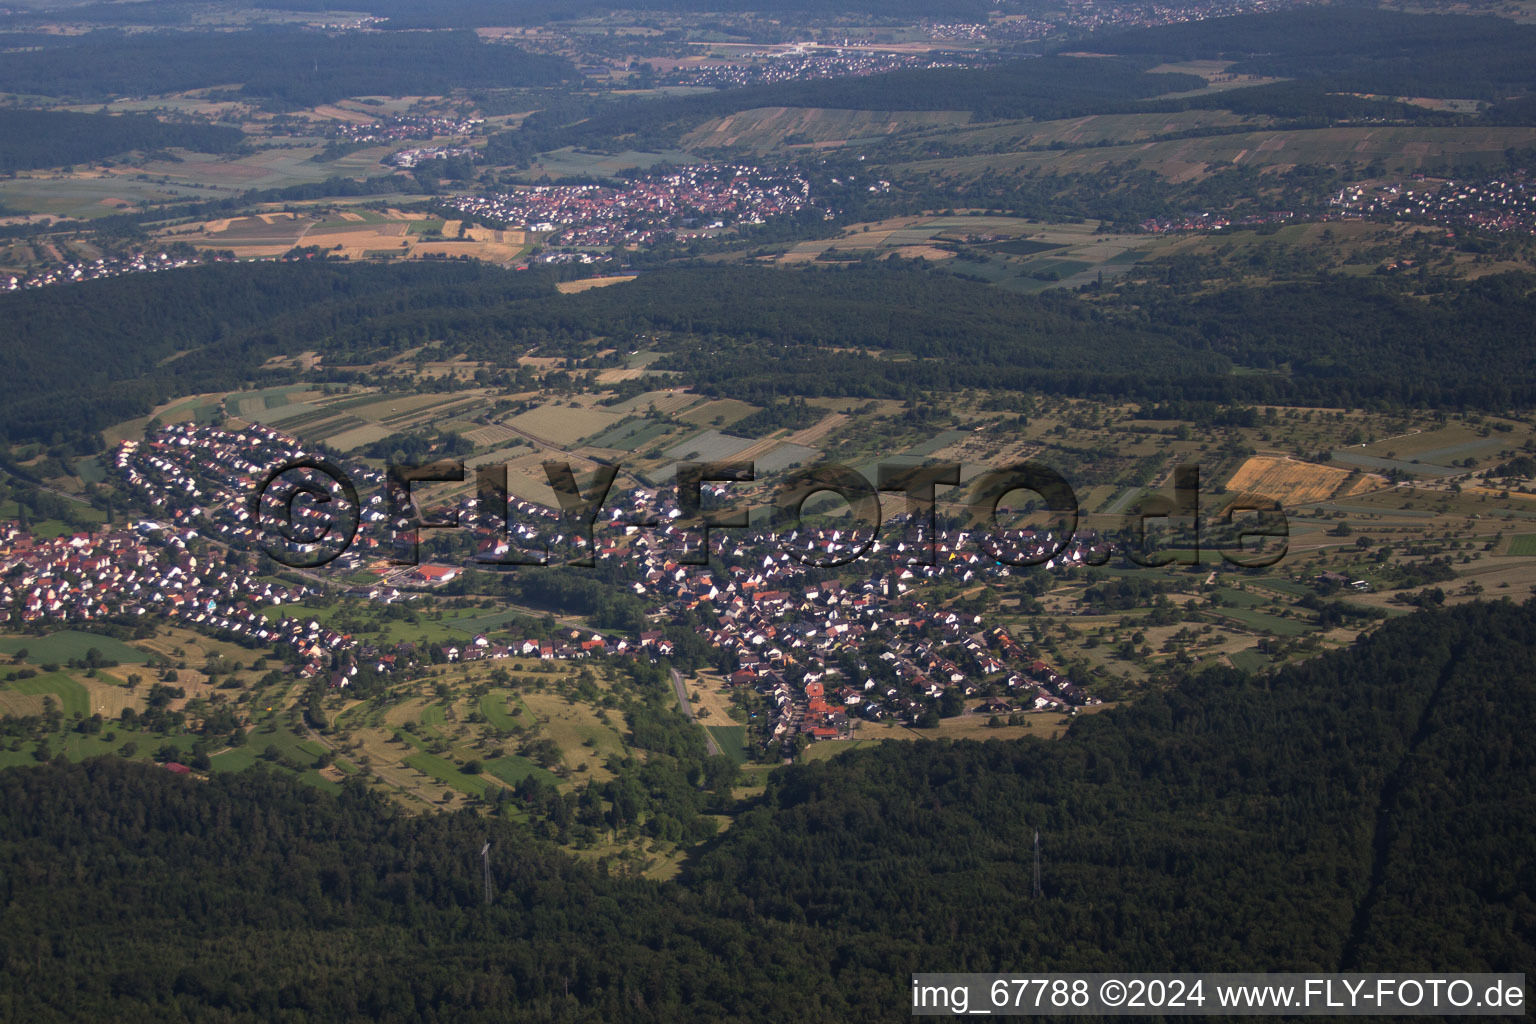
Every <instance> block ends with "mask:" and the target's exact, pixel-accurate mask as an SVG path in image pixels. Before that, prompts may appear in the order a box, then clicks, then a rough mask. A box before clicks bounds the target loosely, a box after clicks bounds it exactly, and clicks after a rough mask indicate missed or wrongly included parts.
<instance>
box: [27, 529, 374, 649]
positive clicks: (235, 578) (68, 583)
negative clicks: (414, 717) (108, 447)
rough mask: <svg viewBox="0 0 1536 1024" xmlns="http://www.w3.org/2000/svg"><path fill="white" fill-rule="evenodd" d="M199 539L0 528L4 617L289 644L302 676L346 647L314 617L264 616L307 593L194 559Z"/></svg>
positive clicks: (165, 533) (170, 532)
mask: <svg viewBox="0 0 1536 1024" xmlns="http://www.w3.org/2000/svg"><path fill="white" fill-rule="evenodd" d="M197 536H198V534H197V532H196V531H195V530H191V529H173V528H169V527H166V526H164V525H162V524H159V523H154V522H149V521H144V522H140V523H137V524H135V525H134V526H133V527H132V528H130V529H119V530H109V531H106V532H103V533H94V534H82V533H77V534H74V535H72V536H61V537H57V538H54V539H51V540H45V539H42V538H39V537H36V536H33V535H32V534H31V533H28V532H26V531H23V530H20V529H18V528H17V527H16V526H15V525H14V524H0V570H3V572H0V617H3V618H4V619H5V620H6V621H8V622H9V623H11V624H12V625H20V626H25V625H27V624H30V623H35V622H62V623H82V624H83V623H90V622H93V621H99V620H103V619H115V620H124V619H127V620H133V619H138V618H141V617H144V616H148V615H160V616H164V617H165V618H166V619H168V620H170V621H173V622H176V623H178V624H180V625H184V626H189V627H192V628H195V629H198V630H201V631H204V632H211V633H218V634H222V635H225V636H228V637H232V638H236V639H241V638H243V639H246V640H248V641H249V642H250V643H252V644H253V645H257V646H263V647H283V646H287V647H290V648H292V649H293V650H294V651H295V652H297V654H298V656H299V658H298V660H299V662H300V664H301V665H303V666H304V669H303V671H304V672H305V673H306V674H312V673H313V672H315V671H318V670H319V669H320V667H321V665H322V664H323V663H324V662H325V660H326V658H327V657H328V655H330V654H331V653H332V652H336V651H339V650H341V649H343V648H344V647H345V646H346V644H347V638H345V637H343V636H342V635H340V634H338V633H336V632H334V631H332V630H328V629H325V628H323V627H322V626H321V625H320V624H319V623H318V622H315V621H314V620H309V621H303V620H300V619H296V618H282V619H279V620H273V619H269V618H268V617H267V616H266V615H264V614H263V613H262V608H263V607H264V606H272V605H278V604H288V603H291V602H294V601H298V600H300V599H302V598H303V597H304V595H305V594H306V593H308V592H309V588H307V587H302V586H293V585H285V584H282V583H275V582H273V581H271V580H267V579H261V578H258V577H257V576H255V575H254V574H252V573H251V572H250V571H249V570H247V569H246V568H243V567H242V566H240V565H237V564H233V563H230V562H227V561H225V560H224V559H223V558H222V557H209V556H206V555H205V556H204V557H202V558H199V557H198V556H197V555H196V554H194V553H193V551H192V550H191V544H192V542H193V541H194V540H196V539H197Z"/></svg>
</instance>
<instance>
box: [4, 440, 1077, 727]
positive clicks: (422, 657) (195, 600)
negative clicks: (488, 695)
mask: <svg viewBox="0 0 1536 1024" xmlns="http://www.w3.org/2000/svg"><path fill="white" fill-rule="evenodd" d="M306 454H313V453H306V451H305V450H304V449H303V446H302V445H301V444H300V442H298V441H296V440H294V439H292V438H289V437H287V436H285V435H283V434H280V433H279V432H277V431H274V430H272V429H270V428H267V427H261V426H257V425H252V426H249V427H244V428H240V429H231V430H225V429H221V428H216V427H211V426H201V427H200V426H195V425H192V424H173V425H169V426H165V427H162V428H160V429H159V430H157V431H156V432H154V433H153V434H152V435H151V436H150V437H149V438H148V439H146V440H145V441H143V442H135V441H127V442H123V443H122V444H121V445H119V447H118V450H117V452H116V455H115V458H114V464H113V465H114V470H115V471H116V472H117V473H118V474H119V475H120V478H121V480H122V482H123V484H124V486H125V488H126V489H127V490H129V491H130V492H132V493H133V494H135V496H136V498H137V501H138V503H140V504H141V505H142V506H143V507H145V508H146V509H149V510H152V512H153V515H154V518H152V519H150V518H144V519H137V520H134V521H133V522H131V523H129V524H120V525H117V526H114V527H108V528H107V529H105V530H104V531H102V532H99V533H91V534H75V535H73V536H65V537H60V538H58V539H55V540H41V539H39V538H36V537H34V536H32V535H31V534H29V533H27V532H26V531H25V530H22V529H20V528H18V527H17V526H15V525H13V524H7V526H6V527H4V532H3V533H0V579H3V583H0V610H3V612H4V614H5V615H6V617H7V618H8V619H9V621H10V622H11V624H12V625H13V626H16V627H29V626H31V627H35V626H37V625H39V624H43V623H47V624H50V625H53V624H58V625H80V624H89V623H91V622H98V621H104V620H110V621H113V622H124V621H128V622H132V621H135V620H142V619H147V617H150V616H156V615H160V616H164V617H165V618H166V619H167V620H170V621H174V622H176V623H179V624H181V625H184V626H187V627H189V628H193V629H196V630H199V631H202V632H206V633H209V634H211V635H213V636H216V637H218V638H221V639H227V640H232V641H234V642H237V643H241V644H243V645H246V646H251V647H273V648H276V649H278V650H279V652H280V653H281V654H282V655H283V656H284V657H286V659H287V660H288V662H289V664H290V665H291V668H292V671H293V673H294V674H295V675H296V676H297V677H298V678H300V679H313V678H315V677H317V676H318V677H321V678H323V679H324V680H325V681H326V682H327V684H328V685H329V686H330V687H331V688H333V689H338V690H339V689H343V688H346V687H348V686H351V685H353V684H354V682H355V681H357V680H358V679H359V678H360V677H362V678H373V679H378V678H390V677H393V678H409V677H410V675H411V674H412V673H413V672H416V671H419V670H420V669H421V667H422V666H425V665H432V664H450V663H468V662H473V661H478V660H482V659H505V658H514V657H515V658H528V659H538V660H546V661H548V660H579V659H586V658H593V657H599V658H618V659H625V658H642V659H648V660H652V661H655V660H659V659H663V658H667V657H669V656H672V655H673V654H674V653H675V652H676V649H677V647H678V645H679V644H680V643H684V642H687V643H690V644H693V645H695V646H697V645H698V644H700V643H702V645H703V646H704V647H705V648H706V649H707V650H708V652H710V655H709V656H710V658H711V661H712V662H713V663H714V664H715V665H716V666H717V667H718V669H719V671H720V672H721V675H722V677H723V678H725V679H726V680H727V681H728V683H729V684H730V686H731V687H733V688H744V689H745V690H747V691H750V692H752V693H755V694H757V695H758V696H759V697H761V698H762V701H763V702H764V703H765V706H766V707H767V708H768V709H769V710H768V712H767V715H768V720H767V721H765V722H762V723H761V730H760V735H761V742H762V743H766V744H775V745H783V746H785V747H786V749H787V748H788V747H789V746H790V745H791V744H792V741H794V740H795V739H796V737H800V736H803V737H805V738H806V739H808V740H833V739H846V738H849V737H850V736H851V735H852V733H853V722H854V720H855V719H862V720H865V721H871V722H879V721H887V720H888V721H892V722H897V723H901V724H906V725H924V724H933V723H936V721H937V717H938V715H939V709H940V708H942V709H943V710H944V712H945V713H947V714H958V713H975V714H985V715H995V716H1013V715H1016V714H1022V713H1026V712H1031V711H1057V712H1061V711H1068V712H1070V711H1073V710H1075V709H1077V708H1079V707H1082V706H1085V705H1093V704H1097V703H1099V701H1098V699H1097V698H1096V697H1093V696H1092V695H1090V694H1088V693H1086V692H1084V691H1083V690H1082V689H1081V688H1080V687H1079V686H1077V685H1075V684H1074V683H1073V682H1071V681H1070V680H1068V679H1066V678H1065V677H1063V676H1062V675H1060V674H1059V673H1057V672H1056V671H1055V670H1054V669H1053V668H1052V667H1051V666H1050V665H1048V664H1047V663H1046V662H1044V661H1043V660H1041V659H1040V658H1039V657H1037V656H1036V655H1035V654H1033V653H1032V652H1031V651H1030V649H1029V645H1028V644H1027V643H1024V642H1021V641H1019V640H1017V639H1015V638H1014V637H1013V636H1012V635H1011V634H1010V633H1009V631H1008V630H1007V629H1004V628H1001V627H997V626H991V627H989V626H988V625H987V624H986V623H985V621H984V620H983V617H982V616H981V615H980V614H976V613H975V612H963V611H959V610H955V609H952V608H946V607H941V606H937V605H934V604H932V603H931V602H929V601H925V600H924V595H923V590H924V584H925V583H928V582H931V581H936V580H939V579H944V578H950V579H955V580H958V581H959V582H962V583H970V582H971V581H973V580H977V581H979V580H981V579H983V578H985V577H988V576H998V575H1006V574H1008V573H1009V572H1010V571H1011V568H1010V566H1009V565H1008V564H1005V563H1004V562H1002V561H999V560H997V559H995V558H992V557H989V556H987V555H984V554H983V553H981V552H980V551H979V550H977V548H976V545H975V544H973V543H972V542H971V540H972V539H971V538H969V537H967V536H966V535H965V534H964V533H956V534H949V533H940V534H939V535H938V536H936V537H933V538H931V541H932V543H931V544H930V543H929V540H930V538H928V537H926V536H925V535H924V530H923V528H922V527H920V526H919V527H914V526H911V525H909V526H908V527H907V528H906V529H904V530H903V531H901V532H900V533H898V535H897V537H896V539H895V540H894V542H889V543H887V542H878V543H876V544H873V545H871V557H869V558H868V559H867V560H866V561H865V562H861V563H855V564H852V565H850V566H848V567H847V568H848V571H846V572H837V573H831V572H828V571H825V570H820V569H816V568H814V567H813V566H808V565H806V564H804V563H803V562H802V561H801V560H800V559H798V558H796V557H792V555H791V554H790V553H789V551H788V550H785V548H784V541H785V540H786V538H784V537H779V536H771V535H769V534H768V533H766V532H760V531H730V532H729V533H725V532H721V531H715V532H714V533H713V534H712V535H711V536H710V541H709V547H710V550H709V555H710V557H709V559H708V562H709V564H707V565H701V564H695V563H699V562H701V561H704V559H703V558H702V557H701V556H702V555H703V554H704V551H703V550H702V545H701V541H700V539H699V538H698V536H697V535H696V532H695V531H693V530H690V529H688V528H687V527H686V525H684V523H683V522H682V521H681V517H680V515H679V512H678V509H677V506H676V503H675V501H673V500H672V499H671V497H670V496H668V495H664V494H661V493H658V492H657V491H656V490H654V489H649V488H635V489H631V490H628V491H625V492H623V493H622V494H616V495H614V496H612V497H611V498H610V499H609V501H608V503H607V504H606V505H605V506H604V510H603V515H602V517H601V519H600V520H599V522H598V526H597V530H596V531H594V542H593V544H592V546H591V547H590V548H589V547H587V543H586V540H585V538H584V537H582V536H581V533H580V531H579V530H576V531H572V529H571V524H570V523H568V522H567V521H565V520H562V519H561V518H560V517H559V516H558V515H557V514H556V513H555V512H554V511H553V510H550V509H546V508H544V507H542V506H539V505H536V504H533V503H531V502H527V501H523V500H522V499H518V498H515V497H510V496H509V499H508V507H507V510H506V516H507V520H508V521H509V522H511V523H513V524H515V525H513V526H511V527H510V528H509V529H507V530H505V531H501V530H496V529H493V528H483V529H478V530H476V531H474V532H473V533H468V532H467V531H466V533H467V535H468V536H470V537H472V538H473V543H472V545H470V546H469V548H468V549H467V550H466V551H465V554H466V555H467V556H470V557H467V558H466V559H465V560H464V562H463V563H462V564H434V563H424V564H401V563H400V561H399V560H398V559H393V558H391V557H390V556H391V555H392V554H393V553H396V552H398V550H399V547H398V542H399V536H398V533H397V531H399V530H401V529H402V528H404V529H405V530H408V531H410V530H413V529H414V527H413V525H412V524H411V520H409V519H408V518H406V517H401V516H397V515H393V514H392V512H396V511H398V510H390V509H388V507H387V506H388V504H389V503H388V502H387V501H386V499H385V495H384V494H383V493H382V484H383V482H384V481H383V477H382V474H380V473H378V471H376V470H370V469H368V468H366V467H362V466H353V467H349V469H348V472H349V474H350V475H352V476H353V478H354V479H356V480H357V481H358V482H359V484H360V492H359V499H360V505H361V507H360V508H357V509H354V508H349V507H347V506H346V503H345V502H344V501H340V500H338V501H337V502H336V504H335V506H334V507H327V508H326V512H324V513H322V512H320V511H318V509H319V508H322V507H325V506H320V505H317V504H316V503H313V502H307V503H306V502H295V503H294V508H295V510H296V512H295V521H297V522H302V521H303V520H304V519H306V518H312V519H318V518H321V517H323V516H325V515H330V516H347V515H351V516H355V517H356V518H357V519H359V520H360V526H361V527H362V528H361V529H360V531H359V534H358V537H357V540H356V543H355V544H354V546H353V547H352V549H351V550H348V551H347V552H346V553H345V554H343V555H341V556H340V557H339V558H336V559H335V560H334V561H332V562H331V563H330V564H329V565H327V566H326V567H325V568H324V569H323V570H321V571H318V572H305V573H304V574H303V577H302V578H304V579H306V580H308V581H309V582H308V583H278V582H274V581H273V576H272V575H271V574H270V571H266V572H264V571H263V570H262V568H261V562H260V559H259V557H258V556H257V555H256V554H255V553H254V552H255V551H256V549H257V548H258V547H259V546H260V545H261V544H262V541H263V536H265V534H259V533H258V529H257V527H258V524H257V522H256V520H255V519H254V518H253V517H252V513H251V508H250V503H249V501H248V497H249V495H250V493H251V489H252V488H253V487H254V486H256V484H257V482H258V481H259V480H260V479H261V478H262V475H263V472H264V471H265V470H267V469H268V468H270V467H273V466H279V465H282V464H284V463H286V462H288V461H291V460H294V459H299V458H303V457H304V456H305V455H306ZM309 472H311V471H300V475H301V477H302V476H303V475H304V474H306V473H309ZM364 491H366V492H367V496H366V497H363V496H362V494H363V492H364ZM714 496H715V497H716V498H718V497H720V496H721V495H720V493H719V492H718V490H717V491H716V492H715V494H714ZM475 503H476V499H475V498H473V497H466V498H462V499H459V500H458V502H457V503H456V506H457V507H456V511H457V512H458V514H459V516H460V517H461V518H460V521H461V522H464V523H466V524H473V523H478V522H480V521H479V520H477V519H476V518H475V517H476V516H477V514H478V513H477V509H476V507H475ZM448 511H450V510H449V509H446V508H433V509H431V510H429V511H428V513H427V516H428V517H429V518H442V517H443V515H444V513H445V512H448ZM295 533H297V534H304V533H305V531H303V530H296V531H295ZM787 539H788V540H790V541H794V542H799V543H802V544H804V545H805V547H806V549H807V550H808V551H812V552H815V553H817V554H818V555H819V556H821V557H823V558H825V557H827V556H835V555H837V554H839V553H840V552H845V551H846V550H847V549H848V548H849V546H850V545H851V544H852V543H853V541H852V538H850V537H849V536H847V535H846V534H845V533H843V532H842V531H840V530H838V529H835V528H830V529H816V530H808V531H805V534H804V536H795V535H791V536H790V537H789V538H787ZM1002 544H1003V545H1005V546H1006V547H1007V549H1008V550H1007V551H1006V552H1003V554H1004V555H1005V557H1007V558H1008V559H1009V560H1010V561H1019V560H1021V558H1022V557H1023V556H1027V555H1036V556H1038V555H1041V554H1049V553H1051V552H1053V551H1056V549H1057V548H1058V547H1060V548H1061V550H1060V551H1058V552H1057V553H1056V554H1055V555H1054V557H1053V558H1052V559H1051V560H1050V561H1049V562H1048V563H1047V565H1048V566H1051V567H1067V566H1071V565H1075V564H1082V563H1083V562H1084V561H1085V560H1090V559H1092V558H1094V557H1095V549H1094V544H1095V542H1094V540H1093V538H1092V537H1091V536H1090V537H1087V538H1083V537H1079V538H1075V539H1074V540H1073V541H1072V542H1071V543H1070V544H1068V545H1066V546H1064V547H1063V546H1061V545H1059V544H1058V543H1057V541H1056V540H1055V539H1054V538H1053V536H1052V535H1051V534H1050V533H1049V532H1048V531H1042V532H1040V533H1034V532H1032V531H1028V530H1023V531H1014V532H1011V533H1006V534H1003V535H1002ZM303 546H304V545H303V543H302V540H301V541H299V542H290V543H289V545H288V547H289V549H290V550H291V551H297V550H298V549H300V548H301V547H303ZM514 547H517V548H519V549H523V551H524V552H530V551H535V550H538V549H541V548H548V549H550V550H568V551H571V552H573V553H574V554H576V555H578V556H580V555H582V554H586V555H590V556H591V557H592V558H593V559H594V561H595V562H597V563H601V564H617V565H622V567H623V570H622V571H623V575H624V578H627V579H628V580H630V582H629V583H628V590H629V591H631V592H632V593H633V594H634V595H636V596H637V597H639V598H640V599H641V600H643V601H644V602H645V603H646V605H647V607H648V609H649V612H648V614H647V619H648V620H649V622H650V623H651V628H647V629H641V630H638V631H636V632H634V633H632V634H630V635H624V634H621V633H616V632H613V631H603V630H597V629H591V628H586V627H576V626H560V627H558V628H555V629H549V630H545V631H543V632H541V633H539V634H538V635H514V634H513V633H512V632H511V631H507V632H502V631H495V630H490V631H487V632H483V633H476V634H474V635H470V636H466V637H465V638H464V640H463V641H462V642H455V641H449V642H440V643H434V644H418V643H414V642H407V643H399V644H381V643H374V642H364V641H362V640H360V639H358V638H357V637H355V636H353V635H350V634H347V633H343V632H340V631H338V630H333V629H329V628H326V627H325V626H323V625H322V624H321V622H320V621H318V620H317V619H316V618H313V617H311V618H305V617H304V616H303V615H302V614H290V612H292V610H293V606H295V605H297V604H298V603H299V602H301V601H303V600H304V599H305V598H306V597H310V596H319V595H322V594H330V595H344V596H347V597H352V598H357V599H361V600H363V601H365V602H367V603H369V604H372V605H382V606H388V605H392V604H396V603H402V602H421V603H422V604H423V605H425V604H430V603H431V602H432V600H433V595H434V593H438V592H446V591H449V590H457V589H458V588H460V587H462V585H463V584H464V583H465V581H466V577H465V570H466V568H473V567H474V566H475V564H476V561H477V560H478V561H480V562H481V563H482V565H483V564H484V563H485V562H488V561H493V560H505V556H506V555H507V553H508V551H509V550H511V549H512V548H514ZM930 550H931V554H932V558H931V564H926V563H928V562H929V561H930V559H929V558H928V557H927V556H928V554H929V552H930ZM522 571H525V572H539V571H543V570H541V569H539V568H528V569H524V570H522ZM284 578H285V579H294V578H296V577H295V576H294V574H286V575H285V577H284ZM368 580H373V581H374V582H368ZM456 584H457V585H458V586H457V587H456V586H455V585H456ZM460 592H462V591H460ZM274 606H283V612H284V614H282V615H281V616H280V617H278V618H276V619H275V620H274V619H273V618H272V617H270V616H269V615H268V614H266V613H265V611H264V610H267V609H271V608H273V607H274ZM299 611H302V609H299ZM977 700H983V701H984V702H983V703H980V704H975V705H974V706H968V705H970V704H971V702H974V701H977Z"/></svg>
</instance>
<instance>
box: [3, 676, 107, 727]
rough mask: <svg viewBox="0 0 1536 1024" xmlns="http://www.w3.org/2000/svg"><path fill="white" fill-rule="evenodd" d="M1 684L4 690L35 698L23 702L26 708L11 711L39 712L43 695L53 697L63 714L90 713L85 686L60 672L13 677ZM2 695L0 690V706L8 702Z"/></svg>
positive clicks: (89, 701)
mask: <svg viewBox="0 0 1536 1024" xmlns="http://www.w3.org/2000/svg"><path fill="white" fill-rule="evenodd" d="M3 685H4V687H5V690H8V691H10V692H12V693H16V694H20V695H22V696H24V697H33V698H37V699H36V700H33V701H26V702H25V705H26V707H27V710H25V711H18V712H12V713H20V714H40V713H41V712H42V706H43V702H42V698H43V697H45V696H51V697H53V698H54V700H55V701H56V702H57V703H58V706H59V710H60V711H62V712H63V713H64V714H65V716H70V715H75V714H80V715H88V714H90V713H91V698H90V695H89V694H88V693H87V692H86V689H85V687H84V686H81V685H80V684H79V683H77V682H75V680H73V679H71V678H70V677H69V676H67V675H65V674H64V673H62V672H45V673H43V674H42V675H37V676H33V677H32V678H31V679H15V680H12V681H11V682H9V683H5V684H3ZM4 697H5V693H4V691H0V707H4V706H5V704H6V703H8V702H5V701H4ZM6 710H9V709H8V708H7V709H6Z"/></svg>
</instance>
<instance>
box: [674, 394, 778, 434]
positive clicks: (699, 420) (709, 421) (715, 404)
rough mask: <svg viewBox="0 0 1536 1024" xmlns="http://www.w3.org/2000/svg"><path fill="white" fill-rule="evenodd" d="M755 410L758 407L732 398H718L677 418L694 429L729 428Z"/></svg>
mask: <svg viewBox="0 0 1536 1024" xmlns="http://www.w3.org/2000/svg"><path fill="white" fill-rule="evenodd" d="M757 410H758V406H755V405H749V404H748V403H746V402H741V401H737V400H736V399H734V398H718V399H715V400H713V401H709V402H705V403H703V404H702V405H696V406H694V407H693V408H692V409H689V410H688V411H687V412H685V413H680V414H678V416H677V418H678V419H679V420H682V421H683V422H684V423H691V424H693V425H694V426H696V427H729V426H730V425H731V424H732V423H735V422H736V421H737V420H740V419H745V418H746V417H748V416H750V415H752V414H753V413H754V412H757Z"/></svg>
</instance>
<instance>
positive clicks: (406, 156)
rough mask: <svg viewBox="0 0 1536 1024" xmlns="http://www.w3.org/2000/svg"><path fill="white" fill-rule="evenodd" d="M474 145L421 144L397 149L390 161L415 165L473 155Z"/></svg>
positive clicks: (396, 164)
mask: <svg viewBox="0 0 1536 1024" xmlns="http://www.w3.org/2000/svg"><path fill="white" fill-rule="evenodd" d="M474 155H475V150H474V147H473V146H419V147H416V148H413V149H397V150H396V151H395V152H393V153H391V154H390V155H389V162H390V163H392V164H394V165H395V166H396V167H406V168H410V167H415V166H416V165H417V164H423V163H426V162H427V161H428V160H447V159H450V158H451V157H456V156H467V157H473V156H474Z"/></svg>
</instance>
